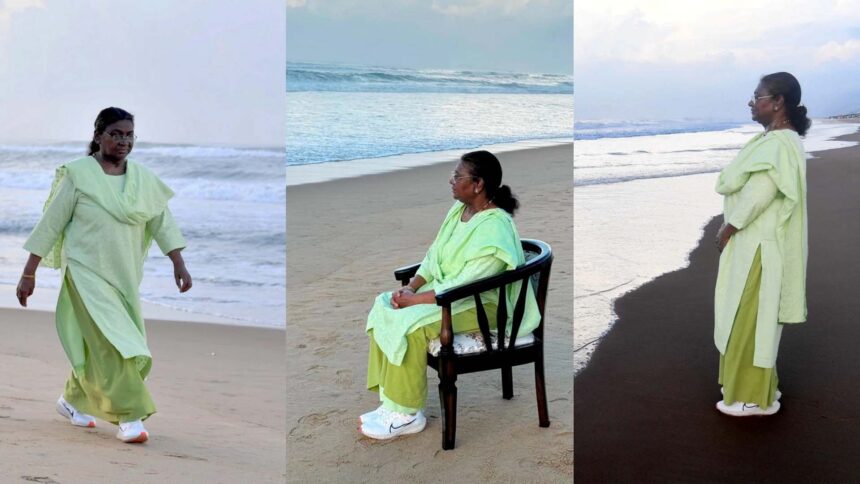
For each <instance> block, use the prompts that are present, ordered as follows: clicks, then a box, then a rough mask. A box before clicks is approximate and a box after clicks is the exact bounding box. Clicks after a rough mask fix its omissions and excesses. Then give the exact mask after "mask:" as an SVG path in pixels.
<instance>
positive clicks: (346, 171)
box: [286, 138, 573, 187]
mask: <svg viewBox="0 0 860 484" xmlns="http://www.w3.org/2000/svg"><path fill="white" fill-rule="evenodd" d="M568 143H571V144H572V143H573V140H572V139H563V138H538V139H526V140H519V141H512V142H506V143H493V144H487V145H479V146H477V147H469V148H452V149H446V150H438V151H424V152H420V153H402V154H399V155H390V156H380V157H376V158H360V159H354V160H339V161H326V162H322V163H311V164H306V165H287V168H286V171H287V187H295V186H302V185H309V184H314V183H324V182H329V181H335V180H341V179H344V178H354V177H360V176H365V175H378V174H383V173H390V172H393V171H399V170H408V169H410V168H417V167H421V166H429V165H434V164H437V163H447V162H450V161H454V160H457V159H458V158H459V156H460V155H462V154H463V153H466V152H469V151H476V150H487V151H491V152H493V153H508V152H511V151H521V150H529V149H538V148H545V147H552V146H562V145H565V144H568Z"/></svg>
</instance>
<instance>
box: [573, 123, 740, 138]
mask: <svg viewBox="0 0 860 484" xmlns="http://www.w3.org/2000/svg"><path fill="white" fill-rule="evenodd" d="M743 124H744V123H741V122H736V121H685V120H681V121H602V120H583V121H575V122H574V139H575V140H593V139H601V138H632V137H636V136H655V135H661V134H679V133H699V132H703V131H723V130H726V129H731V128H737V127H740V126H742V125H743Z"/></svg>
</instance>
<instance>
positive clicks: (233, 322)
mask: <svg viewBox="0 0 860 484" xmlns="http://www.w3.org/2000/svg"><path fill="white" fill-rule="evenodd" d="M15 289H16V286H14V285H11V284H0V310H3V309H8V310H12V311H28V312H32V311H36V312H47V313H51V314H53V313H54V312H55V308H56V305H57V297H58V296H59V294H60V290H59V289H55V288H50V287H39V288H37V290H36V292H34V293H33V295H32V296H30V297H29V298H28V300H27V307H26V308H23V307H21V306H20V305H19V304H18V299H17V298H16V297H15ZM140 304H141V311H142V313H143V318H144V319H145V320H146V321H147V322H148V321H149V320H166V321H177V322H184V323H204V324H218V325H225V326H236V327H240V328H260V329H274V330H280V331H284V330H285V328H284V327H280V326H273V325H264V324H254V322H251V321H244V320H237V319H233V318H229V317H224V316H216V315H211V314H206V313H196V312H192V311H184V310H182V309H177V308H173V307H170V306H165V305H161V304H158V303H153V302H150V301H145V300H141V303H140Z"/></svg>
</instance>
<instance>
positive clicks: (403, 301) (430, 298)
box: [391, 290, 436, 309]
mask: <svg viewBox="0 0 860 484" xmlns="http://www.w3.org/2000/svg"><path fill="white" fill-rule="evenodd" d="M435 303H436V291H424V292H422V293H419V294H416V293H414V292H411V291H408V290H407V291H402V290H401V291H399V292H398V291H395V292H393V293H391V307H393V308H394V309H402V308H408V307H409V306H414V305H416V304H435Z"/></svg>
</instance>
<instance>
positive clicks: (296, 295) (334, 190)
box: [287, 144, 573, 483]
mask: <svg viewBox="0 0 860 484" xmlns="http://www.w3.org/2000/svg"><path fill="white" fill-rule="evenodd" d="M499 158H500V159H501V162H502V166H503V168H504V182H505V183H506V184H509V185H511V187H512V188H513V190H514V192H515V193H516V195H517V196H518V197H519V198H520V201H521V203H522V210H521V211H520V212H518V213H517V217H516V218H515V220H516V223H517V226H518V228H519V231H520V235H521V236H522V237H524V238H536V239H541V240H544V241H546V242H548V243H550V244H551V245H552V247H553V251H554V253H555V262H554V263H553V271H552V276H551V278H550V288H549V293H548V296H547V330H546V331H547V333H546V335H547V343H546V372H547V375H546V376H547V380H548V381H547V396H548V399H549V413H550V419H551V421H552V424H551V426H550V427H549V428H546V429H542V428H540V427H538V418H537V405H536V402H535V393H534V376H533V375H534V372H533V367H532V366H531V365H527V366H520V367H516V368H515V369H514V398H513V399H512V400H510V401H508V400H503V399H502V397H501V393H502V390H501V376H500V374H499V373H498V372H483V373H474V374H469V375H464V376H461V377H459V379H458V381H457V386H458V389H459V394H458V407H457V412H458V413H457V417H458V418H457V442H456V445H457V447H456V449H454V450H451V451H443V450H442V448H441V438H442V434H441V424H440V422H439V415H440V410H439V400H438V393H437V391H436V384H437V382H438V378H437V376H436V374H435V373H433V372H432V371H431V370H428V383H429V388H430V393H429V396H428V402H427V407H426V414H427V416H428V425H427V428H426V429H425V430H424V431H423V432H421V433H420V434H417V435H411V436H407V437H402V438H399V439H396V440H394V441H386V442H379V441H374V440H371V439H368V438H366V437H364V436H362V435H361V434H360V433H359V432H358V430H357V427H358V416H359V415H360V414H361V413H363V412H366V411H368V410H371V409H373V408H376V407H377V406H378V405H379V402H378V398H377V395H376V394H375V393H371V392H369V391H367V390H365V372H366V371H367V336H366V335H365V333H364V327H365V323H366V318H367V312H368V310H369V309H370V306H371V303H372V302H373V299H374V297H375V296H376V295H377V294H378V293H380V292H382V291H386V290H391V289H393V288H394V287H395V282H396V281H394V279H393V276H392V272H393V270H394V269H395V268H397V267H400V266H403V265H406V264H410V263H413V262H418V261H420V260H421V258H422V257H423V255H424V251H425V250H426V248H427V247H428V246H429V244H430V242H432V240H433V238H434V236H435V235H436V231H437V230H438V228H439V225H440V224H441V222H442V219H443V217H444V215H445V213H446V212H447V210H448V209H449V208H450V206H451V204H452V203H453V199H452V198H451V193H450V188H449V186H448V184H447V179H448V175H449V173H450V172H451V170H453V168H454V165H455V164H456V163H455V161H453V160H452V161H450V162H446V163H440V164H436V165H431V166H425V167H419V168H413V169H409V170H404V171H399V172H394V173H388V174H380V175H369V176H363V177H359V178H351V179H344V180H337V181H331V182H325V183H317V184H310V185H301V186H294V187H290V188H289V190H287V254H288V257H287V321H288V323H287V326H288V330H287V381H288V388H287V455H288V462H287V466H288V467H287V477H288V479H287V480H288V482H371V481H374V482H416V483H422V482H428V483H429V482H468V481H490V480H493V481H498V482H526V481H527V482H533V483H538V482H569V481H570V480H571V479H572V476H573V322H572V314H573V278H572V271H573V258H572V227H573V213H572V208H573V181H572V180H573V177H572V160H573V147H572V144H565V145H561V146H557V147H550V148H540V149H532V150H523V151H514V152H508V153H503V154H501V155H500V156H499Z"/></svg>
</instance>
